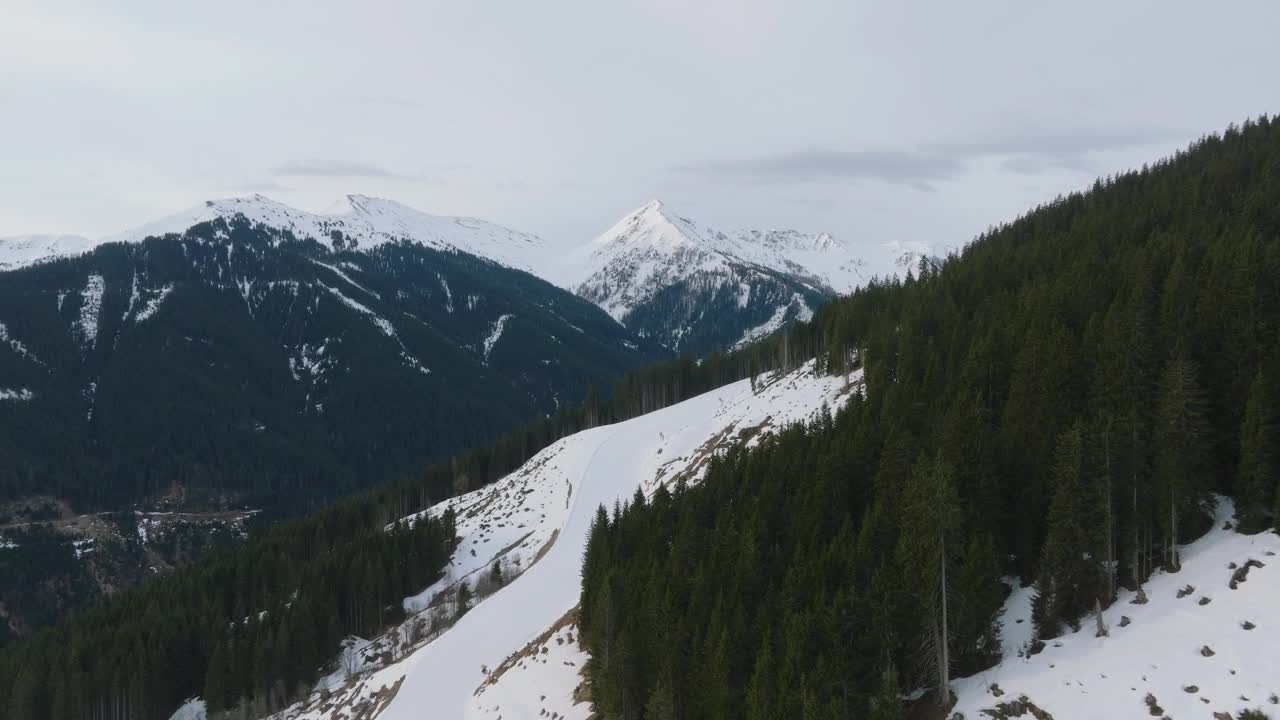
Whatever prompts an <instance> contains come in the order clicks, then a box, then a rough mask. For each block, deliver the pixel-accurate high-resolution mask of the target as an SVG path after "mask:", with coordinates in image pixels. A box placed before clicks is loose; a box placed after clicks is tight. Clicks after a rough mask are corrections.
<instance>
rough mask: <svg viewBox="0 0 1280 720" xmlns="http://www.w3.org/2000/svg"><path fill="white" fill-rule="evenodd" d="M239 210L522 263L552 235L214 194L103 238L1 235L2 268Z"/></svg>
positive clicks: (344, 234)
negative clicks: (314, 209)
mask: <svg viewBox="0 0 1280 720" xmlns="http://www.w3.org/2000/svg"><path fill="white" fill-rule="evenodd" d="M237 215H242V216H244V217H245V218H246V219H248V220H249V221H250V222H253V223H261V224H263V225H266V226H268V227H272V228H278V229H280V230H288V231H289V232H291V233H293V234H294V235H296V236H298V237H300V238H307V237H310V238H314V239H315V240H318V241H320V242H323V243H326V244H328V243H330V242H335V241H338V240H341V241H342V242H344V243H346V244H347V246H348V247H353V248H355V249H360V250H368V249H371V248H375V247H377V246H379V245H382V244H384V243H387V242H400V241H407V242H415V243H420V244H422V245H426V246H428V247H432V248H436V249H439V250H444V251H459V252H465V253H470V254H472V255H477V256H480V257H484V258H488V259H490V260H493V261H495V262H498V263H501V264H503V265H507V266H509V267H514V268H518V269H521V270H531V269H532V268H533V267H534V265H535V263H536V262H537V261H538V260H539V259H540V258H541V256H542V255H544V254H545V252H544V248H545V242H544V241H543V240H542V239H541V238H539V237H538V236H536V235H531V234H529V233H524V232H520V231H518V230H512V229H510V228H506V227H503V226H501V225H497V224H495V223H491V222H487V221H484V220H478V219H476V218H469V217H448V216H441V215H431V214H429V213H425V212H422V211H421V210H417V209H415V208H411V207H409V206H408V205H404V204H402V203H398V202H396V201H394V200H387V199H384V198H375V197H369V196H367V195H347V196H346V197H344V198H342V199H341V200H339V201H338V202H337V203H335V204H334V205H332V206H330V207H329V208H328V209H327V210H325V211H323V212H319V213H312V212H308V211H305V210H299V209H298V208H295V207H291V206H289V205H286V204H284V203H282V202H278V201H276V200H272V199H271V198H269V197H267V196H265V195H261V194H253V195H246V196H243V197H230V198H219V199H213V200H206V201H205V202H203V203H201V204H200V205H197V206H195V207H192V208H188V209H186V210H183V211H181V212H177V213H174V214H172V215H167V216H165V217H162V218H160V219H159V220H155V221H152V222H149V223H146V224H144V225H140V226H138V227H135V228H131V229H129V230H125V231H124V232H120V233H115V234H113V235H108V236H106V237H101V238H97V239H86V238H80V237H76V236H24V237H19V238H4V239H0V270H9V269H14V268H18V267H23V266H26V265H30V264H32V263H34V262H38V261H40V260H45V259H49V258H53V257H62V256H67V255H74V254H78V253H82V252H87V251H89V250H92V249H93V248H94V247H96V246H98V245H100V244H103V243H108V242H141V241H142V240H144V239H145V238H148V237H155V236H161V235H167V234H170V233H181V232H183V231H185V230H187V229H188V228H190V227H192V226H193V225H197V224H200V223H203V222H208V221H211V220H215V219H219V218H222V219H230V218H232V217H235V216H237Z"/></svg>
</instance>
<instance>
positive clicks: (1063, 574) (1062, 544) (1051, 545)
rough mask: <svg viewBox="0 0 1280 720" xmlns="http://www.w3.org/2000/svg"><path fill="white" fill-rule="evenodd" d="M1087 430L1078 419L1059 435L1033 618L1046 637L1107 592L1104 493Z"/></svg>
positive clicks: (1091, 605) (1037, 631)
mask: <svg viewBox="0 0 1280 720" xmlns="http://www.w3.org/2000/svg"><path fill="white" fill-rule="evenodd" d="M1086 452H1087V449H1086V446H1085V438H1084V429H1083V426H1082V424H1081V423H1076V424H1075V425H1073V426H1072V427H1071V428H1070V429H1068V430H1066V431H1065V432H1063V433H1062V434H1061V435H1059V436H1058V443H1057V449H1056V450H1055V452H1054V465H1053V500H1052V502H1051V503H1050V505H1049V517H1048V525H1049V530H1048V535H1047V537H1046V538H1045V543H1044V547H1043V548H1042V550H1041V552H1040V570H1039V573H1038V574H1037V576H1036V596H1035V599H1034V600H1033V601H1032V621H1033V622H1034V623H1035V628H1036V633H1037V635H1038V636H1039V637H1042V638H1051V637H1056V636H1057V635H1058V632H1059V629H1060V626H1061V624H1062V623H1063V622H1074V621H1075V620H1076V619H1077V618H1079V617H1080V615H1081V614H1083V613H1084V612H1086V611H1088V609H1089V608H1091V607H1093V604H1094V603H1095V601H1097V600H1098V599H1099V598H1101V597H1102V595H1104V594H1105V587H1106V583H1105V572H1104V569H1103V561H1102V558H1103V555H1102V553H1103V551H1104V542H1103V539H1102V533H1101V532H1100V528H1099V523H1098V520H1099V519H1100V518H1101V516H1102V514H1103V513H1102V509H1101V508H1098V507H1096V503H1097V501H1098V498H1099V496H1100V493H1099V492H1097V490H1096V485H1097V483H1096V482H1095V479H1096V475H1094V474H1092V473H1090V472H1089V469H1088V466H1087V457H1086Z"/></svg>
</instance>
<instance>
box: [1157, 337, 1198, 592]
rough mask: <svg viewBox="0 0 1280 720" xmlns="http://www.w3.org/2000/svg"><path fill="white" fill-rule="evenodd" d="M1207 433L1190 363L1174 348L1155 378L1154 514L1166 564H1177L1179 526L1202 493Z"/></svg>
mask: <svg viewBox="0 0 1280 720" xmlns="http://www.w3.org/2000/svg"><path fill="white" fill-rule="evenodd" d="M1207 436H1208V432H1207V429H1206V421H1205V402H1204V393H1203V391H1202V390H1201V389H1200V382H1199V379H1198V378H1197V377H1196V366H1195V364H1194V363H1193V362H1192V361H1191V360H1190V359H1188V358H1187V357H1186V355H1185V354H1183V353H1177V354H1175V356H1174V357H1173V359H1172V360H1170V361H1169V364H1168V365H1167V366H1166V367H1165V371H1164V373H1163V375H1161V378H1160V386H1159V401H1158V403H1157V406H1156V424H1155V437H1154V441H1153V444H1154V456H1155V459H1154V463H1153V480H1154V484H1155V494H1156V508H1157V514H1156V519H1157V523H1158V526H1159V527H1160V529H1161V530H1162V531H1163V534H1164V548H1165V557H1166V558H1167V562H1168V565H1169V569H1170V570H1174V571H1176V570H1178V569H1180V567H1181V562H1180V560H1179V556H1178V543H1179V542H1180V540H1181V539H1182V537H1181V535H1180V533H1179V529H1180V528H1181V527H1182V526H1183V525H1185V523H1186V521H1187V520H1188V519H1189V518H1191V517H1192V516H1193V515H1194V514H1195V512H1196V511H1197V510H1198V509H1199V508H1200V507H1201V501H1202V500H1203V499H1204V494H1205V491H1206V487H1207V482H1206V478H1205V474H1206V471H1207V468H1206V464H1205V461H1206V459H1207V458H1206V456H1207V452H1206V450H1207V448H1206V447H1205V442H1206V438H1207Z"/></svg>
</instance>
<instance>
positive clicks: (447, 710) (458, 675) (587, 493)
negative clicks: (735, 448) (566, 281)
mask: <svg viewBox="0 0 1280 720" xmlns="http://www.w3.org/2000/svg"><path fill="white" fill-rule="evenodd" d="M860 381H861V379H860V375H857V374H855V375H853V376H850V377H830V376H819V375H816V374H815V373H814V368H813V364H812V363H810V364H808V365H806V366H805V367H803V368H801V369H799V370H796V371H794V372H792V373H789V374H785V375H779V374H775V375H772V376H769V375H766V376H762V377H760V378H758V379H757V386H758V387H757V390H756V391H755V392H753V391H752V388H751V383H750V381H747V380H743V381H740V382H736V383H733V384H730V385H727V386H725V387H722V388H720V389H718V390H714V391H711V392H708V393H706V394H703V395H700V396H698V397H695V398H692V399H690V400H687V401H685V402H682V403H680V404H678V405H674V406H672V407H669V408H666V409H663V410H659V411H656V412H653V413H650V414H648V415H645V416H642V417H638V418H635V419H632V420H628V421H626V422H622V423H618V424H615V425H609V426H604V427H598V428H594V429H591V430H586V431H584V432H580V433H577V434H575V435H572V436H570V437H567V438H564V439H562V440H560V441H558V442H556V443H554V444H553V445H551V446H549V447H547V448H546V449H544V450H543V451H542V452H540V453H538V454H537V455H536V456H534V457H533V458H532V459H531V460H530V461H529V462H527V463H525V465H524V466H522V467H521V468H520V469H519V470H517V471H516V472H514V473H511V474H510V475H508V476H507V477H506V478H503V479H502V480H500V481H499V482H497V483H494V484H492V485H490V486H487V487H485V488H482V489H480V490H477V491H474V492H472V493H468V494H466V495H463V496H460V497H458V498H455V499H453V500H450V501H448V502H447V503H442V504H440V505H437V506H436V507H433V508H432V509H430V510H428V511H427V512H428V513H431V514H439V513H443V512H444V510H445V508H446V507H452V508H453V509H454V510H455V512H456V513H457V515H458V532H459V536H460V539H461V542H460V544H459V546H458V549H457V550H456V551H455V554H454V556H453V559H452V561H451V563H450V567H449V574H448V575H447V576H446V578H445V579H443V580H441V581H440V582H438V583H436V584H435V585H433V586H432V587H431V588H428V589H427V590H426V591H424V592H423V593H422V594H421V595H419V596H415V597H412V598H407V599H406V601H405V606H406V609H409V610H410V611H417V610H422V609H424V608H427V607H428V605H429V604H430V601H431V599H432V597H433V596H434V595H435V594H436V593H439V592H444V593H448V592H449V589H450V588H451V587H453V586H454V585H456V583H457V582H458V581H459V580H462V579H466V578H468V577H470V576H472V575H474V574H475V573H477V572H480V571H483V570H485V569H486V568H488V567H490V566H491V565H492V563H493V561H494V559H499V558H504V557H505V558H507V559H508V560H510V559H511V557H512V556H514V555H519V556H520V557H521V568H522V569H523V573H522V574H520V575H518V576H517V577H515V579H514V580H511V581H510V582H509V583H508V584H507V585H505V586H504V587H502V588H501V589H500V590H498V591H497V592H496V593H494V594H493V595H490V596H489V597H488V598H486V599H484V600H483V601H481V602H479V603H478V604H477V605H476V606H475V607H473V608H472V609H471V610H470V611H469V612H468V613H467V614H465V615H464V616H462V617H461V618H460V619H459V620H458V621H457V622H456V623H455V624H454V625H453V626H452V627H450V628H448V629H447V630H445V631H444V632H443V633H442V634H440V635H439V636H437V637H435V638H434V639H433V640H431V641H430V642H428V643H427V644H426V645H423V646H422V647H420V648H419V649H417V650H416V651H414V652H412V653H411V654H409V655H408V656H407V657H405V658H403V659H401V660H399V661H398V662H395V663H394V664H390V665H387V666H385V667H382V668H381V669H378V670H375V671H372V672H368V673H366V674H363V675H360V676H358V677H355V678H352V679H351V680H350V681H349V682H348V683H347V685H345V686H343V687H342V688H330V689H329V693H328V694H327V695H326V697H327V698H328V699H327V700H325V701H323V702H316V701H313V702H311V703H306V704H303V705H299V706H295V708H293V709H291V710H288V711H285V712H284V713H281V714H280V715H278V716H277V717H279V718H282V719H283V718H288V719H289V720H321V719H323V720H346V719H350V718H355V717H360V718H374V717H377V718H382V719H383V720H407V719H409V718H413V719H414V720H417V719H418V718H422V717H431V718H448V719H461V718H477V719H478V718H487V719H489V720H497V718H499V717H501V718H502V719H503V720H520V719H522V718H537V717H550V715H551V712H556V713H557V716H558V717H567V718H570V720H573V719H575V718H585V717H586V716H587V714H589V708H588V707H587V706H586V704H578V705H575V704H574V703H573V701H572V697H571V696H572V693H573V690H574V688H575V687H576V686H577V684H578V682H579V678H578V669H580V667H581V661H582V660H584V659H585V654H584V653H582V651H581V650H580V649H579V648H578V647H577V644H576V642H570V641H569V640H568V639H567V638H570V637H572V638H575V640H576V628H574V626H573V625H572V623H571V618H567V615H568V613H569V612H570V611H571V610H573V609H574V608H575V606H576V605H577V603H578V595H579V592H580V581H581V575H580V569H581V562H582V551H583V547H584V546H585V543H586V535H587V530H588V528H589V527H590V524H591V521H592V518H593V516H594V515H595V512H596V509H597V508H598V507H599V506H600V505H601V504H604V505H606V506H612V505H613V503H614V502H615V501H617V500H623V501H625V500H629V499H630V497H631V496H632V495H633V494H634V493H635V491H636V488H640V489H641V490H642V491H643V492H645V493H646V494H651V493H652V492H653V491H654V490H655V489H656V488H657V487H658V486H659V485H660V484H667V483H673V482H674V481H675V479H676V478H677V477H680V476H681V475H684V476H685V477H687V478H688V479H689V480H690V481H696V480H697V479H699V478H700V477H701V475H702V472H703V471H704V470H705V464H706V463H707V461H708V460H709V459H710V458H711V457H712V456H713V455H714V453H715V452H717V451H718V450H719V449H721V448H724V447H726V446H728V445H730V444H734V443H736V442H739V441H745V442H747V443H757V442H759V441H760V439H761V438H762V437H763V436H764V434H766V433H767V432H769V431H770V430H775V429H780V428H782V427H785V426H787V425H790V424H793V423H796V422H802V421H807V420H810V419H812V418H814V417H816V416H817V415H818V414H819V413H821V412H822V411H823V408H824V407H827V408H830V409H831V410H832V411H834V410H836V409H838V408H839V407H840V406H841V405H842V404H843V403H844V402H845V401H846V400H847V399H848V398H849V397H851V396H852V394H853V393H854V392H857V391H858V388H859V387H860ZM409 519H410V520H411V519H412V518H409ZM535 560H536V562H535ZM543 648H546V652H543V651H542V649H543ZM521 651H526V652H527V656H521V655H520V653H521ZM513 656H515V657H513ZM508 659H511V662H510V663H508V664H507V665H508V667H507V668H505V670H504V671H503V672H501V674H500V673H499V672H497V669H498V668H500V667H501V666H503V664H504V661H506V660H508ZM485 670H491V671H493V672H490V673H486V672H485ZM482 686H483V688H482ZM313 698H314V695H313ZM543 710H546V711H547V712H545V714H542V711H543Z"/></svg>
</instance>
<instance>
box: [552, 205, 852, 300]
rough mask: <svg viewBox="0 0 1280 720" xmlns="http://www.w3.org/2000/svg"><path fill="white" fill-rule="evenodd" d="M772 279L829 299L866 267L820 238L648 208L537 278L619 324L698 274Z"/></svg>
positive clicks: (847, 287) (822, 235) (844, 289)
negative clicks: (711, 223) (729, 228)
mask: <svg viewBox="0 0 1280 720" xmlns="http://www.w3.org/2000/svg"><path fill="white" fill-rule="evenodd" d="M752 269H764V270H771V271H775V272H778V273H781V274H784V275H787V276H790V277H793V278H795V279H797V280H800V281H802V282H804V283H806V284H809V285H811V286H812V287H813V288H814V289H817V290H822V291H825V292H827V293H842V292H848V291H850V290H852V289H853V288H854V287H856V286H857V285H859V284H860V283H862V282H864V281H865V280H866V277H864V272H865V267H864V263H863V262H862V261H861V260H859V259H858V258H857V257H855V256H854V255H853V253H852V252H851V251H850V249H849V248H848V247H847V246H845V245H844V244H843V243H841V242H840V241H839V240H837V239H835V238H834V237H832V236H831V235H828V234H826V233H818V234H807V233H801V232H798V231H795V230H770V231H760V230H739V231H734V232H722V231H719V230H716V229H713V228H709V227H706V226H703V225H699V224H698V223H696V222H694V221H693V220H690V219H688V218H685V217H681V216H680V215H678V214H676V213H675V212H673V211H672V210H671V209H670V208H668V207H667V206H666V205H664V204H663V203H662V202H661V201H659V200H652V201H650V202H648V203H646V204H645V205H644V206H642V207H640V208H639V209H637V210H635V211H634V212H632V213H630V214H628V215H627V216H626V217H624V218H622V219H621V220H619V221H618V223H617V224H615V225H614V226H613V227H611V228H609V229H608V230H606V231H605V232H604V233H603V234H601V235H600V236H599V237H597V238H596V239H595V240H593V241H592V242H591V243H590V244H587V245H584V246H581V247H578V248H575V249H574V250H573V251H572V252H570V253H568V254H567V255H566V256H565V258H564V259H563V260H561V261H560V262H558V263H555V264H551V265H547V266H544V268H543V270H542V272H543V273H544V274H545V276H546V277H547V278H548V279H550V280H551V281H552V282H555V283H557V284H559V285H561V286H562V287H566V288H570V289H573V290H574V291H575V292H577V293H578V294H579V295H582V296H583V297H585V298H587V299H588V300H591V301H593V302H595V303H596V304H598V305H600V306H601V307H603V308H604V309H605V310H606V311H608V312H609V314H610V315H613V316H614V317H615V318H618V319H619V320H621V319H622V318H623V317H624V316H626V315H627V314H628V313H629V312H631V311H633V310H634V309H635V308H636V307H638V306H640V305H643V304H644V303H646V302H648V301H650V300H652V299H653V298H654V296H655V295H656V294H657V293H659V292H660V291H661V290H662V289H663V288H665V287H669V286H671V285H674V284H676V283H679V282H681V281H684V280H687V279H688V278H691V277H694V276H696V275H699V274H706V275H713V276H725V275H727V274H729V273H730V272H731V271H733V270H738V271H739V272H740V273H741V271H748V272H749V271H750V270H752Z"/></svg>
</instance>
